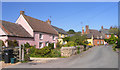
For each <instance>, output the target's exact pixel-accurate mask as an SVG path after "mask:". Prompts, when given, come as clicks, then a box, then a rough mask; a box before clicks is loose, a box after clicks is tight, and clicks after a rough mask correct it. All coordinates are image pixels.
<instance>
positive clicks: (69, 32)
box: [67, 29, 75, 34]
mask: <svg viewBox="0 0 120 70" xmlns="http://www.w3.org/2000/svg"><path fill="white" fill-rule="evenodd" d="M67 33H68V34H75V31H74V30H73V29H70V30H69V31H68V32H67Z"/></svg>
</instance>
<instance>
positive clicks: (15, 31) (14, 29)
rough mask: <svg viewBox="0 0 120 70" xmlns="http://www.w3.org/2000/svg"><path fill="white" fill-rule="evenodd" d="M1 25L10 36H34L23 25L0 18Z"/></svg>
mask: <svg viewBox="0 0 120 70" xmlns="http://www.w3.org/2000/svg"><path fill="white" fill-rule="evenodd" d="M0 24H1V25H0V27H1V28H2V29H3V30H4V31H5V32H6V33H7V35H9V36H18V37H32V36H31V35H30V34H29V33H28V32H27V31H26V30H25V29H24V28H23V27H22V26H21V25H19V24H15V23H11V22H8V21H3V20H0Z"/></svg>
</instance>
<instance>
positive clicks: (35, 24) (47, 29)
mask: <svg viewBox="0 0 120 70" xmlns="http://www.w3.org/2000/svg"><path fill="white" fill-rule="evenodd" d="M23 17H24V18H25V20H26V21H27V22H28V24H29V25H30V26H31V27H32V29H33V31H36V32H44V33H49V34H54V35H58V33H57V31H56V30H55V29H54V28H53V27H52V26H51V25H50V24H48V23H47V22H44V21H41V20H39V19H36V18H33V17H30V16H27V15H23Z"/></svg>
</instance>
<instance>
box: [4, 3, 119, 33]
mask: <svg viewBox="0 0 120 70" xmlns="http://www.w3.org/2000/svg"><path fill="white" fill-rule="evenodd" d="M21 10H23V11H25V14H26V15H28V16H31V17H34V18H37V19H39V20H43V21H46V20H47V19H50V20H51V21H52V22H51V24H52V25H54V26H57V27H59V28H62V29H64V30H66V31H68V30H69V29H73V30H75V31H76V32H77V31H81V30H82V27H84V28H85V26H86V25H89V28H90V29H97V30H99V29H101V26H103V27H104V28H110V26H117V25H118V3H117V2H2V20H5V21H9V22H15V21H16V20H17V18H18V17H19V15H20V11H21Z"/></svg>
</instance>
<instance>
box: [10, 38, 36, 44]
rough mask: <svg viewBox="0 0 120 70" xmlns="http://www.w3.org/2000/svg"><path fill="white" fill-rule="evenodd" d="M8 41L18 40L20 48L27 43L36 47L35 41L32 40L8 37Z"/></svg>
mask: <svg viewBox="0 0 120 70" xmlns="http://www.w3.org/2000/svg"><path fill="white" fill-rule="evenodd" d="M8 40H17V41H18V43H19V46H21V45H22V44H25V43H27V42H28V43H29V44H30V45H32V46H34V45H35V42H34V41H33V39H32V38H20V37H8Z"/></svg>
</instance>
